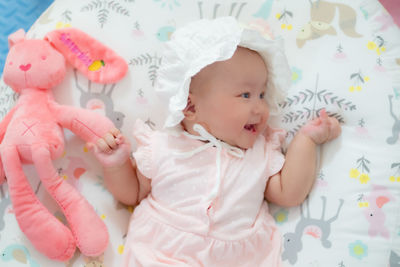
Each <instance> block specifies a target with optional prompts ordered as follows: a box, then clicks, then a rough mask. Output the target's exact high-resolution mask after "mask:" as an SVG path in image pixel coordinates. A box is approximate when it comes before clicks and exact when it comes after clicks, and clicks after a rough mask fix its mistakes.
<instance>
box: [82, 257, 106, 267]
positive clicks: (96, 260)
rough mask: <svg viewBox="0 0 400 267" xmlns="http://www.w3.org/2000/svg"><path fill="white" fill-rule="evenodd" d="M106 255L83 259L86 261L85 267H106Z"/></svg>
mask: <svg viewBox="0 0 400 267" xmlns="http://www.w3.org/2000/svg"><path fill="white" fill-rule="evenodd" d="M103 258H104V255H101V256H98V257H83V259H84V261H85V265H84V267H105V265H104V263H103V260H104V259H103Z"/></svg>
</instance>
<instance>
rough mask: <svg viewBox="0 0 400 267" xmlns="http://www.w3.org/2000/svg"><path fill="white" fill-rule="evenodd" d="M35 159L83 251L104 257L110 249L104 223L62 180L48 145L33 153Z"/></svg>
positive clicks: (83, 199)
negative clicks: (105, 251)
mask: <svg viewBox="0 0 400 267" xmlns="http://www.w3.org/2000/svg"><path fill="white" fill-rule="evenodd" d="M32 159H33V162H34V164H35V166H36V168H37V171H38V173H39V176H40V179H41V180H42V182H43V185H44V186H45V187H46V189H47V191H48V192H49V193H50V194H51V196H52V197H53V198H54V199H55V200H56V201H57V203H58V205H59V206H60V207H61V209H62V210H63V212H64V214H65V217H66V218H67V221H68V223H69V226H70V228H71V231H72V233H73V235H74V236H75V240H76V245H77V246H78V247H79V249H80V251H81V252H82V253H83V254H84V255H86V256H98V255H101V254H102V253H103V252H104V250H105V249H106V247H107V245H108V232H107V228H106V226H105V224H104V223H103V221H102V220H101V219H100V217H99V216H98V215H97V214H96V212H95V211H94V209H93V208H92V206H91V205H90V204H89V203H88V202H87V200H86V199H85V198H83V197H82V195H81V194H80V193H79V192H78V191H77V190H76V189H75V188H74V187H73V186H71V185H70V184H69V183H66V182H64V180H63V179H62V178H61V177H59V175H58V173H57V171H56V169H55V168H54V166H53V164H52V160H51V155H50V151H49V149H48V146H47V145H46V144H41V145H37V146H36V147H35V148H34V149H33V151H32Z"/></svg>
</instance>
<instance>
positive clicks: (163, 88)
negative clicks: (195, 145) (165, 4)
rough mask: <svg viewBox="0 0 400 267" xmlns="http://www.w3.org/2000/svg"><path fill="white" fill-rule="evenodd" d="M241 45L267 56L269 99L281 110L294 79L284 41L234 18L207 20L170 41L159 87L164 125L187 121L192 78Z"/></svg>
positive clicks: (179, 32)
mask: <svg viewBox="0 0 400 267" xmlns="http://www.w3.org/2000/svg"><path fill="white" fill-rule="evenodd" d="M265 37H266V38H268V39H266V38H265ZM237 46H241V47H245V48H249V49H251V50H254V51H256V52H258V53H259V54H260V55H261V57H262V58H263V59H264V61H265V64H266V66H267V68H268V76H269V77H268V85H267V88H268V90H267V92H266V94H267V95H266V99H267V102H268V105H269V106H270V108H271V110H272V112H274V111H276V110H277V109H278V103H279V102H280V101H282V100H283V99H284V97H285V96H286V90H287V89H288V88H289V86H290V82H291V71H290V68H289V65H288V63H287V60H286V56H285V54H284V52H283V40H282V39H275V40H271V39H270V38H269V37H268V36H264V37H263V36H262V35H261V34H260V33H259V32H258V31H256V30H252V29H247V28H245V27H243V26H241V25H239V23H238V22H237V21H236V20H235V19H234V18H233V17H222V18H217V19H214V20H207V19H203V20H198V21H195V22H192V23H189V24H187V25H186V26H184V27H182V28H179V29H178V30H176V31H175V32H174V34H173V35H172V38H171V40H170V41H168V42H167V43H166V47H165V50H164V53H163V56H162V63H161V66H160V69H159V70H158V77H157V84H156V89H155V90H156V92H157V94H158V96H159V97H160V98H161V100H162V101H165V102H166V103H168V114H167V118H166V121H165V124H164V128H170V127H174V126H176V125H177V124H179V123H180V122H181V121H182V120H183V118H184V115H183V112H182V111H183V110H184V109H185V107H186V105H187V99H188V96H189V86H190V82H191V78H192V77H193V76H194V75H196V74H197V73H198V72H199V71H200V70H201V69H203V68H204V67H206V66H207V65H210V64H212V63H214V62H216V61H224V60H228V59H229V58H231V57H232V56H233V54H234V52H235V51H236V48H237Z"/></svg>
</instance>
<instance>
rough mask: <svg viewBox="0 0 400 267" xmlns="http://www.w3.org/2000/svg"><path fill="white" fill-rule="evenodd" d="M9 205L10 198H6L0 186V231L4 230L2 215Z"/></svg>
mask: <svg viewBox="0 0 400 267" xmlns="http://www.w3.org/2000/svg"><path fill="white" fill-rule="evenodd" d="M10 204H11V200H10V196H6V195H5V193H4V192H3V187H2V186H0V231H1V230H3V229H4V227H5V226H6V225H5V222H4V215H5V213H6V209H7V207H8V206H9V205H10Z"/></svg>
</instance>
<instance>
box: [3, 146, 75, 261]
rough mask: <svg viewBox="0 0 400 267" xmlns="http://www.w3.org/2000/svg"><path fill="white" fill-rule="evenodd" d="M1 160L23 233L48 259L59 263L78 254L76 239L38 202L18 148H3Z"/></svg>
mask: <svg viewBox="0 0 400 267" xmlns="http://www.w3.org/2000/svg"><path fill="white" fill-rule="evenodd" d="M1 158H2V160H3V163H4V170H5V173H6V175H7V183H8V190H9V193H10V197H11V202H12V205H13V210H14V213H15V217H16V219H17V221H18V224H19V227H20V228H21V230H22V231H23V232H24V233H25V235H26V236H27V237H28V239H29V240H30V241H31V242H32V244H33V245H34V246H35V248H36V249H37V250H39V251H40V252H42V253H43V254H45V255H46V256H47V257H49V258H51V259H55V260H59V261H66V260H68V259H69V258H71V257H72V256H73V255H74V252H75V240H74V237H73V235H72V233H71V231H70V230H69V229H68V228H67V227H66V226H65V225H64V224H62V223H61V222H60V221H59V220H58V219H56V218H55V217H54V216H53V215H52V214H51V213H50V212H49V211H48V210H47V208H46V207H44V206H43V205H42V203H40V202H39V200H38V199H37V197H36V195H35V193H34V192H33V190H32V188H31V186H30V184H29V182H28V180H27V179H26V176H25V174H24V172H23V169H22V164H21V161H20V157H19V154H18V151H17V148H16V147H15V146H8V147H5V148H3V149H2V151H1Z"/></svg>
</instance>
